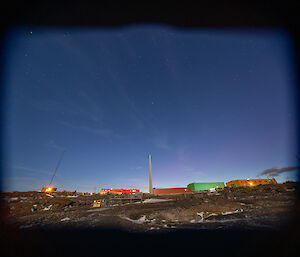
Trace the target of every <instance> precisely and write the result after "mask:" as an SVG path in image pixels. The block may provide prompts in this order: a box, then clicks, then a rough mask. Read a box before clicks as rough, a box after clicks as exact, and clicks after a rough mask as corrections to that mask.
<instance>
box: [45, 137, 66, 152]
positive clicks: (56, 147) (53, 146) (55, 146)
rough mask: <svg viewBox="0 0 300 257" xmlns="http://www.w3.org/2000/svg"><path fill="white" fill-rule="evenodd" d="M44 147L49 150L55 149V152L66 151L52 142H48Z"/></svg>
mask: <svg viewBox="0 0 300 257" xmlns="http://www.w3.org/2000/svg"><path fill="white" fill-rule="evenodd" d="M45 146H46V147H50V148H54V149H57V150H61V151H63V150H66V148H65V147H62V146H59V145H58V144H56V143H55V142H54V140H49V141H48V142H47V143H46V144H45Z"/></svg>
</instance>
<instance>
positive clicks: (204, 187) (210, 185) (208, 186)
mask: <svg viewBox="0 0 300 257" xmlns="http://www.w3.org/2000/svg"><path fill="white" fill-rule="evenodd" d="M188 187H190V188H191V189H192V191H201V190H209V189H211V188H222V187H225V184H224V182H208V183H191V184H188Z"/></svg>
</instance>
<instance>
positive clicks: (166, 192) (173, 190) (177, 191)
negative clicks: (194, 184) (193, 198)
mask: <svg viewBox="0 0 300 257" xmlns="http://www.w3.org/2000/svg"><path fill="white" fill-rule="evenodd" d="M184 193H192V188H191V187H177V188H154V189H153V194H155V195H169V194H184Z"/></svg>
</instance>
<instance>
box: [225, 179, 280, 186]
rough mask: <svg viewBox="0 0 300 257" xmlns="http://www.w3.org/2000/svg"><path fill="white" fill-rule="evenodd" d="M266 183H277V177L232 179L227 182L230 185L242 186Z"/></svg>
mask: <svg viewBox="0 0 300 257" xmlns="http://www.w3.org/2000/svg"><path fill="white" fill-rule="evenodd" d="M264 184H277V181H276V180H275V178H272V179H266V178H265V179H238V180H231V181H229V182H227V183H226V186H228V187H241V186H250V187H251V186H258V185H264Z"/></svg>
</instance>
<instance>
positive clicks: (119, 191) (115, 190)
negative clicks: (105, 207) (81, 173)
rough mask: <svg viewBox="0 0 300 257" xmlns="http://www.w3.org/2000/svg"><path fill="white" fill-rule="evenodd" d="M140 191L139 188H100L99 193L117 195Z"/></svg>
mask: <svg viewBox="0 0 300 257" xmlns="http://www.w3.org/2000/svg"><path fill="white" fill-rule="evenodd" d="M138 192H140V190H139V189H112V188H111V189H101V193H100V194H101V195H106V194H107V193H110V194H117V195H121V194H135V193H138Z"/></svg>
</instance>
